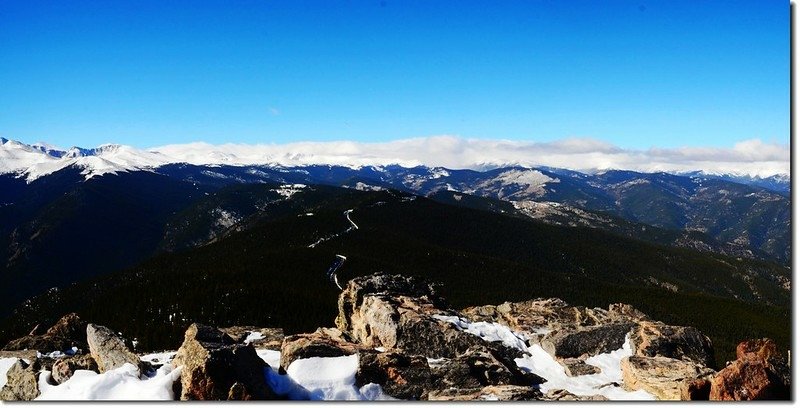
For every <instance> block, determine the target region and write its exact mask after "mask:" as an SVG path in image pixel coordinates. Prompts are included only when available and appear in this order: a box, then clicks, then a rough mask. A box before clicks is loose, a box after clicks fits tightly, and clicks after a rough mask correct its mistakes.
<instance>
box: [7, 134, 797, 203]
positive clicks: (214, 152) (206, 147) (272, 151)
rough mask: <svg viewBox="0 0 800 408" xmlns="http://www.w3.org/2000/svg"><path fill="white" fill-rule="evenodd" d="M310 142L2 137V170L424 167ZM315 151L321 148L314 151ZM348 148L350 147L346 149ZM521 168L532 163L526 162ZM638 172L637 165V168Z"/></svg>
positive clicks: (707, 174) (782, 185)
mask: <svg viewBox="0 0 800 408" xmlns="http://www.w3.org/2000/svg"><path fill="white" fill-rule="evenodd" d="M306 146H307V144H298V149H297V151H296V152H293V151H287V150H286V149H285V147H282V148H279V147H278V146H269V145H262V146H258V148H254V147H253V146H248V145H236V144H226V145H219V146H215V145H210V144H207V143H189V144H182V145H170V146H164V147H161V148H155V149H149V150H142V149H137V148H134V147H131V146H126V145H119V144H104V145H101V146H98V147H96V148H91V149H86V148H80V147H71V148H69V149H61V148H58V147H55V146H52V145H49V144H46V143H35V144H25V143H22V142H18V141H14V140H9V139H5V138H0V174H9V173H13V174H17V175H18V176H19V177H24V178H25V179H26V180H27V181H28V182H31V181H33V180H36V179H38V178H40V177H42V176H45V175H48V174H52V173H55V172H57V171H59V170H61V169H64V168H67V167H77V168H80V169H82V174H83V175H85V177H86V179H90V178H92V177H95V176H100V175H103V174H108V173H112V174H116V173H118V172H124V171H134V170H155V169H157V168H158V167H161V166H164V165H167V164H176V163H187V164H192V165H200V166H219V165H227V166H271V167H292V166H308V165H337V166H344V167H349V168H354V169H358V168H362V167H365V166H378V167H381V166H390V165H399V166H401V167H405V168H412V167H415V166H419V165H420V164H421V163H420V162H419V161H415V160H407V159H401V158H393V157H391V155H390V154H385V155H375V154H363V153H359V152H357V150H358V148H357V147H353V148H352V150H353V153H351V154H347V153H345V154H342V153H341V151H340V152H337V153H336V154H334V153H330V154H324V153H323V154H319V153H310V152H309V151H310V150H309V149H307V148H305V147H306ZM313 150H314V151H316V149H313ZM344 150H345V151H346V150H347V149H344ZM520 165H521V164H520V163H519V161H518V160H509V161H507V162H503V163H501V162H496V163H494V162H493V163H487V162H477V161H476V162H475V163H473V164H472V165H470V166H467V167H468V168H470V169H480V170H488V169H493V168H500V167H504V166H520ZM579 166H580V165H578V166H575V168H573V169H572V170H576V171H580V172H583V173H587V174H594V173H598V172H602V171H605V170H609V169H596V168H580V167H579ZM522 167H531V166H524V165H522ZM634 170H635V169H634ZM669 173H672V174H679V175H685V176H689V177H702V178H718V179H724V180H728V181H734V182H738V183H742V184H752V185H757V186H760V187H765V188H770V189H773V190H786V191H788V185H789V183H790V177H789V175H788V174H785V173H776V174H770V175H765V174H751V173H745V172H742V173H736V172H717V171H709V170H704V169H697V170H695V171H671V172H669Z"/></svg>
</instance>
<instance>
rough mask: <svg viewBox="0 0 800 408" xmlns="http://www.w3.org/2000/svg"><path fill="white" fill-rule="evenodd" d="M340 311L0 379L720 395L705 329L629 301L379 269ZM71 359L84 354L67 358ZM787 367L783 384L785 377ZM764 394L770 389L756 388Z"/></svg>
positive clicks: (101, 389)
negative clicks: (568, 298)
mask: <svg viewBox="0 0 800 408" xmlns="http://www.w3.org/2000/svg"><path fill="white" fill-rule="evenodd" d="M338 308H339V314H338V316H337V317H336V326H337V328H320V329H318V330H317V331H315V332H312V333H300V334H294V335H291V336H287V337H285V338H284V336H283V332H282V331H281V330H279V329H270V328H257V327H255V326H236V327H231V328H225V329H217V328H215V327H210V326H203V325H198V324H193V325H191V326H190V327H189V329H188V330H187V332H186V334H185V339H184V343H183V345H182V346H181V348H180V349H179V350H178V351H177V352H175V351H164V352H159V353H151V354H146V355H142V356H141V357H137V358H136V359H135V360H134V361H132V362H123V364H121V365H118V364H113V365H110V366H108V367H106V368H105V371H104V372H103V373H100V372H99V371H100V370H99V369H98V370H97V372H95V371H93V369H92V367H91V365H90V364H83V363H81V364H83V365H80V364H78V361H77V360H78V359H81V358H83V359H86V358H87V357H88V356H86V355H85V354H82V353H81V352H80V350H74V352H75V354H76V356H75V357H68V356H62V355H60V354H59V355H58V356H56V357H57V358H56V359H55V360H54V359H53V358H49V357H46V354H50V352H51V351H52V350H42V352H39V353H38V354H30V351H25V352H22V351H15V353H20V354H19V356H18V357H21V356H22V353H28V354H26V355H27V356H29V358H30V359H29V360H28V361H23V360H20V359H19V358H3V359H0V376H2V377H3V378H2V379H0V381H4V382H5V384H2V383H0V385H2V390H0V396H3V398H5V399H33V398H36V397H38V398H40V399H72V400H75V399H122V400H133V399H136V400H143V399H177V398H181V399H204V400H208V399H211V400H227V399H238V400H241V399H273V398H279V399H284V398H288V399H343V400H379V399H391V398H397V399H428V400H464V401H473V400H605V399H610V400H651V399H675V398H702V397H703V396H704V395H705V396H708V395H712V396H716V395H717V394H719V395H722V393H717V394H715V393H713V392H712V393H711V394H709V392H708V389H709V385H710V382H709V381H708V378H709V375H711V374H712V371H711V370H710V369H708V367H706V365H705V364H704V362H705V361H707V358H708V356H709V355H710V352H711V351H713V350H711V349H710V344H707V343H706V338H705V336H703V335H702V334H701V333H699V332H697V331H696V330H694V329H691V328H684V327H678V326H668V325H665V324H663V323H661V322H655V321H653V320H651V319H650V318H648V317H647V316H646V315H644V314H643V313H641V312H639V311H638V310H636V309H634V308H633V307H631V306H629V305H623V304H614V305H610V306H609V307H608V309H601V308H585V307H579V306H570V305H568V304H566V303H565V302H564V301H562V300H559V299H534V300H530V301H524V302H515V303H509V302H507V303H503V304H500V305H496V306H494V305H485V306H475V307H471V308H467V309H465V310H463V311H460V312H459V311H455V310H452V309H450V308H449V307H448V306H447V303H446V301H445V300H444V298H442V297H441V296H440V295H439V294H438V288H437V285H434V284H431V283H430V282H427V281H425V280H423V279H419V278H415V277H407V276H402V275H387V274H374V275H370V276H363V277H358V278H355V279H353V280H351V281H350V282H348V283H347V285H346V286H345V289H344V290H343V291H342V293H341V294H340V295H339V302H338ZM65 327H66V326H65ZM96 327H97V326H95V325H88V328H89V329H92V330H96ZM89 329H87V331H89ZM112 334H113V332H112ZM77 340H80V339H77ZM94 343H95V341H94V340H93V341H89V344H90V345H91V344H94ZM106 343H108V342H106ZM111 343H113V342H111ZM41 344H44V343H41ZM120 347H122V348H124V345H121V346H120ZM278 348H280V351H279V350H277V349H278ZM774 348H775V347H773V346H772V345H771V343H769V342H768V341H766V340H763V341H754V342H751V343H748V344H745V345H744V346H741V349H742V353H741V354H742V355H743V356H745V357H747V356H750V355H752V356H756V357H758V358H755V357H747V358H745V357H742V358H741V359H742V362H741V363H740V366H741V367H743V368H742V369H741V370H739V371H735V370H733V369H731V370H728V372H726V376H725V377H719V378H715V379H718V380H719V381H718V382H720V384H722V382H723V380H724V381H727V382H725V383H724V385H725V387H726V388H724V389H725V390H729V389H730V390H733V391H731V392H728V394H725V395H726V396H728V395H729V394H730V395H733V394H731V393H733V392H735V393H737V394H735V395H737V396H738V395H739V394H741V393H740V392H739V391H738V390H737V389H734V387H733V385H730V384H734V381H738V379H739V378H740V377H742V375H743V374H742V373H745V372H749V371H746V370H745V369H748V370H750V367H751V366H753V367H756V368H759V367H762V366H763V367H766V368H765V369H764V370H761V371H762V372H772V371H775V372H778V373H779V374H780V373H783V372H784V371H786V372H788V371H787V370H783V371H781V370H782V369H781V370H778V369H776V368H775V367H779V368H780V367H783V365H782V363H781V364H778V363H777V362H775V361H777V360H776V359H775V358H773V357H772V356H773V354H775V353H776V352H775V351H774V350H773V349H774ZM125 350H126V349H124V350H122V351H125ZM66 351H73V350H71V349H70V350H66ZM123 354H124V355H127V354H126V353H123ZM3 356H5V354H4V355H3ZM99 356H100V357H99V359H100V360H103V358H104V357H102V356H101V355H99ZM12 357H14V355H12ZM69 359H74V360H75V361H74V363H73V364H72V365H70V361H71V360H69ZM770 359H771V360H770ZM773 360H775V361H773ZM114 361H117V359H114ZM137 361H141V365H137V364H136V362H137ZM634 363H635V364H634ZM99 364H100V361H98V365H99ZM104 364H105V363H104ZM759 364H760V365H759ZM140 367H141V368H143V369H140ZM682 367H683V368H686V367H688V368H690V369H691V370H688V371H687V370H683V368H682ZM737 367H738V366H737ZM86 368H88V369H86ZM56 370H63V372H61V371H59V372H58V374H57V373H56ZM768 370H772V371H768ZM776 370H777V371H776ZM751 371H753V370H751ZM687 373H688V374H687ZM5 374H8V376H7V377H6V375H5ZM61 374H64V375H63V376H61V378H60V379H58V380H57V379H56V376H57V375H61ZM780 378H781V381H782V384H783V383H786V384H788V381H789V380H788V376H786V380H785V381H784V380H783V377H780ZM698 380H700V381H698ZM176 381H177V382H178V383H179V384H180V385H178V386H176V384H175V383H176ZM56 382H61V384H60V385H53V384H55V383H56ZM736 384H738V383H736ZM763 384H767V383H766V382H763ZM763 384H762V383H753V384H749V385H748V386H750V388H752V389H756V388H757V387H759V386H761V385H763ZM771 384H772V383H769V384H767V385H769V386H772V385H771ZM781 386H783V385H781ZM773 388H774V387H773ZM718 389H722V388H720V387H718ZM781 389H782V388H781ZM726 392H727V391H726ZM763 395H768V396H769V395H775V393H761V394H758V393H755V394H753V396H763ZM684 396H685V397H684Z"/></svg>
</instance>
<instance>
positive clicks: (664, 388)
mask: <svg viewBox="0 0 800 408" xmlns="http://www.w3.org/2000/svg"><path fill="white" fill-rule="evenodd" d="M620 367H621V368H622V379H623V381H624V386H625V388H626V389H629V390H631V391H636V390H645V391H647V392H649V393H650V394H653V395H655V396H656V398H658V399H660V400H681V399H682V398H681V394H682V392H683V389H684V388H685V387H687V385H686V384H688V383H693V382H694V381H695V380H698V379H700V380H706V381H707V378H708V377H710V376H711V375H712V374H713V373H714V370H712V369H710V368H708V367H705V366H703V365H701V364H696V363H693V362H691V361H684V360H678V359H674V358H668V357H660V356H659V357H642V356H631V357H627V358H625V359H623V360H622V363H621V365H620ZM687 392H688V389H687Z"/></svg>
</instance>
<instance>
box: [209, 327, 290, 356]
mask: <svg viewBox="0 0 800 408" xmlns="http://www.w3.org/2000/svg"><path fill="white" fill-rule="evenodd" d="M220 330H222V331H223V332H225V334H227V335H228V336H230V337H231V338H232V339H233V340H234V341H235V342H237V343H245V342H246V343H248V344H252V345H253V347H255V348H257V349H269V350H280V349H281V344H283V338H284V337H285V336H284V334H283V329H281V328H275V327H256V326H233V327H224V328H221V329H220ZM253 334H256V336H253ZM248 337H251V338H252V339H251V340H248ZM253 337H258V338H253Z"/></svg>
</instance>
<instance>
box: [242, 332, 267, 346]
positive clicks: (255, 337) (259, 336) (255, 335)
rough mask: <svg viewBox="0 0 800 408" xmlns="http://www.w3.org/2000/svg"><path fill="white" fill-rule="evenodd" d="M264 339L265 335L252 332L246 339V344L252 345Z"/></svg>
mask: <svg viewBox="0 0 800 408" xmlns="http://www.w3.org/2000/svg"><path fill="white" fill-rule="evenodd" d="M263 338H264V335H263V334H261V332H250V333H248V334H247V337H245V339H244V344H250V343H252V342H254V341H256V340H261V339H263Z"/></svg>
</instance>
